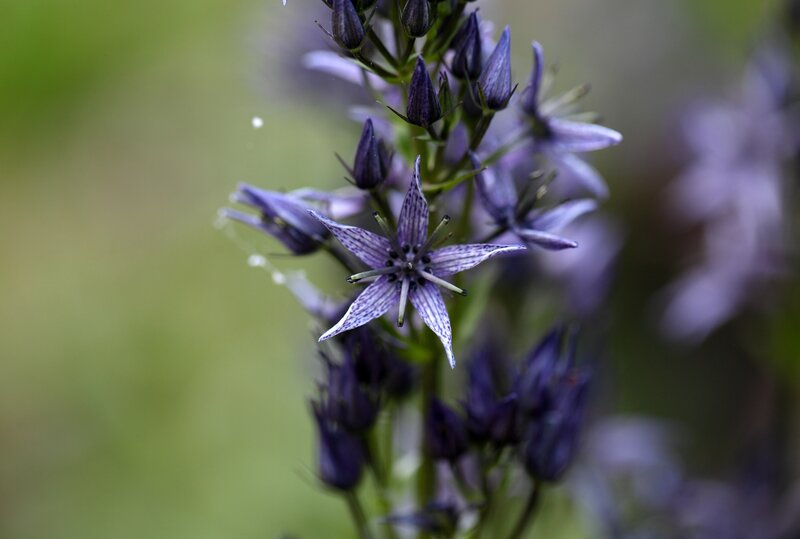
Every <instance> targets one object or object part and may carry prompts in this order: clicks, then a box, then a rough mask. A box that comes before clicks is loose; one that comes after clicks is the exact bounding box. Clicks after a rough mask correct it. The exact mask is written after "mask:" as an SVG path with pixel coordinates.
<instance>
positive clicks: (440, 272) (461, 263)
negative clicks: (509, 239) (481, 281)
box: [429, 243, 525, 277]
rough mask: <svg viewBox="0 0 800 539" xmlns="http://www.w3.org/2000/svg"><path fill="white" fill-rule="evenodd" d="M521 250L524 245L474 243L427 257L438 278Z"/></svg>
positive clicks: (450, 248) (457, 246)
mask: <svg viewBox="0 0 800 539" xmlns="http://www.w3.org/2000/svg"><path fill="white" fill-rule="evenodd" d="M521 250H525V246H524V245H492V244H488V243H475V244H464V245H451V246H449V247H443V248H441V249H436V250H435V251H432V252H431V253H430V254H429V256H430V258H431V270H433V273H434V274H435V275H437V276H439V277H445V276H447V275H453V274H454V273H458V272H460V271H464V270H468V269H470V268H474V267H475V266H477V265H478V264H480V263H481V262H483V261H484V260H488V259H489V258H491V257H493V256H495V255H499V254H501V253H510V252H513V251H521Z"/></svg>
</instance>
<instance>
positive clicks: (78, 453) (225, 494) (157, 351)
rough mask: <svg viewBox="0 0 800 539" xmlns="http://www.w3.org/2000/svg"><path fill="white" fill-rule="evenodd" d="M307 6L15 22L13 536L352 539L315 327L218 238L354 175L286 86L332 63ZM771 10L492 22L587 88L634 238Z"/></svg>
mask: <svg viewBox="0 0 800 539" xmlns="http://www.w3.org/2000/svg"><path fill="white" fill-rule="evenodd" d="M305 2H311V0H289V5H288V6H287V7H286V8H283V7H281V2H280V0H269V1H266V0H262V1H254V0H238V1H222V0H193V1H188V0H173V1H171V2H156V1H153V0H142V1H139V2H115V3H108V2H101V1H99V0H49V1H39V0H2V1H0V227H2V234H0V238H2V239H0V241H1V242H2V243H1V244H0V246H1V247H2V255H1V256H2V264H0V298H2V300H0V537H3V538H8V539H23V538H31V539H32V538H53V539H56V538H58V539H70V538H81V539H91V538H115V539H125V538H142V537H170V538H181V537H187V538H188V537H192V538H193V539H200V538H206V537H207V538H222V537H241V538H248V537H253V538H255V537H276V536H277V535H278V534H279V533H280V532H283V531H292V532H296V533H297V534H298V535H299V536H302V537H321V536H323V534H324V536H326V537H334V536H342V537H345V536H347V535H348V533H349V530H350V528H349V524H348V522H347V521H346V519H345V518H344V512H343V510H342V506H341V502H340V500H338V499H336V498H333V497H330V496H327V495H325V494H323V493H321V492H320V491H319V489H318V488H317V487H316V485H315V481H314V475H313V469H312V456H313V449H312V433H311V424H310V421H309V420H308V418H307V414H306V412H307V410H306V404H305V400H306V398H307V396H308V395H309V394H310V392H311V390H312V387H313V385H312V380H311V378H310V376H309V375H308V373H309V372H310V370H311V368H312V366H313V364H314V356H313V340H312V339H311V338H310V336H309V335H310V333H309V330H308V324H307V320H306V316H305V315H304V313H302V312H301V309H300V308H299V307H298V306H296V305H295V304H294V302H293V301H292V300H291V298H290V297H289V295H288V293H287V292H286V291H285V290H283V289H281V288H278V287H276V286H273V285H272V284H271V282H270V281H269V279H268V276H267V275H265V274H264V273H263V272H260V271H255V270H253V269H250V268H248V267H247V265H246V254H245V253H244V252H242V251H241V250H239V249H238V248H237V247H236V245H235V244H234V243H233V242H231V241H230V239H229V238H228V237H226V235H225V234H224V233H221V232H220V231H218V230H216V229H215V228H214V227H213V226H212V225H213V222H214V217H215V214H216V210H217V208H218V207H219V206H221V205H224V204H225V201H226V197H227V194H228V193H229V192H230V191H231V190H232V188H233V187H234V186H235V184H236V182H238V181H248V182H252V183H256V184H258V185H260V186H263V187H266V188H273V189H277V188H291V187H299V186H301V185H317V186H327V187H329V186H333V185H336V183H337V181H338V179H339V177H340V176H341V173H340V170H339V168H338V165H337V164H336V162H335V160H334V159H333V152H334V151H339V152H341V153H342V154H343V155H349V154H350V153H351V152H352V146H353V144H354V141H355V139H356V136H357V132H356V128H355V126H354V125H352V124H351V123H350V122H348V121H347V120H344V119H343V114H342V112H341V111H330V110H326V107H325V102H322V101H320V100H318V99H315V98H313V97H310V96H309V95H306V94H302V93H301V95H306V98H305V99H297V98H295V97H293V96H295V95H297V92H296V91H294V90H297V88H294V87H293V83H292V81H290V80H289V81H287V80H283V79H284V78H286V77H289V74H288V73H287V71H286V70H285V69H284V67H285V65H286V64H287V62H289V63H291V62H292V61H293V60H294V59H295V58H294V57H293V55H294V54H297V55H298V56H299V52H295V51H293V49H292V47H291V44H292V43H293V42H296V41H292V40H298V36H297V35H296V32H303V33H305V34H307V35H309V36H313V37H314V39H318V40H319V43H320V44H321V43H322V40H321V39H320V38H319V35H318V33H317V32H316V31H314V29H313V22H312V21H311V20H307V19H304V18H303V17H302V16H301V15H302V13H301V9H300V7H301V6H300V4H301V3H303V4H304V3H305ZM774 4H775V2H769V1H764V2H757V1H753V0H736V1H733V0H682V1H679V0H675V1H665V0H636V1H633V0H569V1H555V0H539V1H537V2H530V1H528V0H515V1H510V0H509V1H504V2H496V3H495V4H494V5H491V4H489V3H482V5H484V6H485V7H484V8H483V9H485V10H486V16H490V17H494V18H495V20H497V21H514V23H513V24H512V31H513V35H514V36H515V42H514V45H513V46H514V53H515V55H516V58H515V64H516V66H517V68H518V69H517V78H518V79H520V80H521V79H523V77H525V76H527V69H528V65H529V63H530V59H529V55H530V51H529V49H528V42H529V40H530V39H533V38H536V39H538V40H540V41H542V42H543V43H544V45H545V47H546V48H547V50H548V52H549V55H550V58H551V59H552V60H558V61H559V63H560V64H561V66H562V75H561V76H562V77H563V80H564V81H566V84H569V83H571V82H575V83H577V82H581V81H583V80H590V81H591V82H592V83H593V87H594V88H595V89H596V91H595V92H594V93H593V94H592V96H591V98H590V99H589V105H590V107H591V108H595V109H597V110H601V111H603V112H604V115H605V117H606V119H607V122H608V123H609V125H611V126H613V127H615V128H618V129H619V130H621V131H622V132H623V133H624V134H625V136H626V142H625V144H624V145H623V146H621V147H620V148H619V149H617V150H614V151H612V152H608V153H609V155H607V156H605V155H604V156H602V158H601V159H600V160H599V163H600V164H601V168H602V170H604V173H605V174H606V176H607V177H608V178H609V180H610V182H611V184H612V190H613V191H614V192H615V199H614V201H613V203H612V209H613V211H616V212H617V213H618V214H619V215H622V216H625V215H627V214H626V208H627V207H628V206H630V205H632V203H631V201H633V200H637V197H640V196H641V195H642V193H643V192H646V191H647V185H648V182H649V181H650V180H651V178H648V177H646V176H645V175H644V174H643V170H646V169H645V168H643V167H642V165H643V163H647V162H651V163H652V162H653V158H652V155H650V154H648V153H647V152H648V151H650V150H652V149H653V148H657V147H658V145H659V144H660V143H663V141H664V140H665V138H666V137H667V133H666V131H665V129H666V128H667V127H670V126H671V125H672V122H673V121H674V119H673V118H672V117H671V114H672V113H674V112H675V109H674V107H676V106H677V105H678V104H679V103H680V101H681V99H683V98H684V97H686V96H687V95H689V94H691V92H692V91H696V90H697V89H698V88H699V89H705V90H708V91H717V90H718V89H719V88H721V87H723V85H724V84H725V83H726V82H728V80H729V77H728V78H726V76H728V75H731V74H736V73H738V72H739V71H740V69H741V62H742V59H743V58H744V57H745V55H746V53H747V50H748V46H749V45H750V44H751V43H752V40H753V39H754V37H755V36H756V35H757V33H758V31H759V29H760V28H761V27H762V26H763V24H764V21H765V20H766V18H767V17H768V16H769V15H770V13H771V10H772V8H773V7H774ZM301 36H302V34H301ZM287 44H288V45H287ZM295 84H299V83H295ZM253 116H259V117H262V118H263V119H264V122H265V125H264V127H263V128H262V129H259V130H254V129H253V128H252V126H251V123H250V122H251V118H252V117H253ZM672 172H673V171H671V170H669V159H668V158H665V164H664V169H663V170H661V171H658V172H656V173H654V175H655V176H657V175H659V174H661V175H665V176H666V175H668V174H671V173H672ZM271 247H272V248H273V249H274V250H275V251H277V250H278V248H277V246H275V245H272V246H271ZM329 282H332V281H329ZM631 339H632V342H633V344H630V345H629V346H628V350H630V351H631V352H632V353H634V354H635V353H636V350H637V349H636V346H637V345H636V339H635V337H631ZM621 340H622V342H623V343H626V340H625V338H624V337H623V338H622V339H621ZM625 346H626V345H625V344H623V346H622V349H625ZM640 350H641V348H639V351H640ZM635 362H639V364H640V365H641V364H644V365H645V366H644V367H638V370H637V367H635V366H634V367H631V369H632V373H629V372H628V370H626V369H625V368H622V369H620V372H621V375H622V376H628V378H627V380H628V381H631V380H638V379H646V378H647V376H648V369H649V367H648V366H647V363H646V362H647V358H643V357H636V358H632V359H631V363H635ZM717 367H718V365H717ZM708 370H709V371H711V370H713V368H709V369H708ZM708 375H709V376H712V373H711V372H709V373H708ZM645 381H646V380H645ZM631 399H632V400H631V401H629V406H632V405H631V404H630V403H635V402H637V401H636V398H635V396H634V397H631ZM321 530H324V532H323V531H321Z"/></svg>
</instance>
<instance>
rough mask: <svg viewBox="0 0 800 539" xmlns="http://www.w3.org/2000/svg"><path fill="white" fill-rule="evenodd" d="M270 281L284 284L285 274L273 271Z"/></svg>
mask: <svg viewBox="0 0 800 539" xmlns="http://www.w3.org/2000/svg"><path fill="white" fill-rule="evenodd" d="M272 282H274V283H275V284H279V285H284V284H286V275H284V274H283V273H281V272H280V271H273V272H272Z"/></svg>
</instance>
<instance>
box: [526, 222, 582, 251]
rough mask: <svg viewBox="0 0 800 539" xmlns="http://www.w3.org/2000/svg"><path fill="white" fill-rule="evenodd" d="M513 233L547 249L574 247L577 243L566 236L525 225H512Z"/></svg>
mask: <svg viewBox="0 0 800 539" xmlns="http://www.w3.org/2000/svg"><path fill="white" fill-rule="evenodd" d="M514 233H515V234H516V235H517V236H519V237H520V239H522V240H523V241H525V242H527V243H532V244H535V245H538V246H539V247H542V248H544V249H547V250H549V251H560V250H562V249H574V248H575V247H577V246H578V243H577V242H575V241H572V240H568V239H567V238H562V237H561V236H557V235H555V234H551V233H550V232H544V231H542V230H536V229H535V228H529V227H527V226H525V225H519V226H516V227H514Z"/></svg>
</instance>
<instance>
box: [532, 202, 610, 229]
mask: <svg viewBox="0 0 800 539" xmlns="http://www.w3.org/2000/svg"><path fill="white" fill-rule="evenodd" d="M596 209H597V202H596V201H595V200H593V199H591V198H581V199H578V200H570V201H569V202H564V203H563V204H561V205H559V206H556V207H555V208H552V209H550V210H547V211H545V212H543V213H541V214H539V215H536V216H533V218H532V219H531V220H530V221H529V222H530V224H531V225H532V226H533V228H535V229H537V230H544V231H550V230H558V229H559V228H563V227H565V226H567V225H568V224H570V223H571V222H572V221H574V220H575V219H577V218H578V217H580V216H581V215H584V214H586V213H589V212H593V211H594V210H596Z"/></svg>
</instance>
